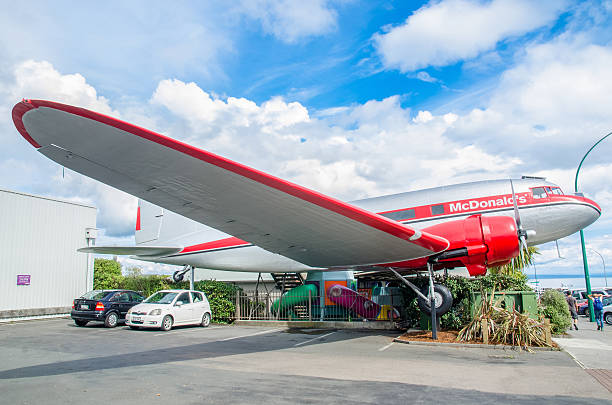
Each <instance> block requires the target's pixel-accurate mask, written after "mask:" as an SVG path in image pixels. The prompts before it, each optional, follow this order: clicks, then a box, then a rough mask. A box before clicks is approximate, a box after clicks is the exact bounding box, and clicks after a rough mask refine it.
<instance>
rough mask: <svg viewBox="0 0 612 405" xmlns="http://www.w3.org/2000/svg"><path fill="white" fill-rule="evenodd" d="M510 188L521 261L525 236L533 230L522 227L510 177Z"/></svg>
mask: <svg viewBox="0 0 612 405" xmlns="http://www.w3.org/2000/svg"><path fill="white" fill-rule="evenodd" d="M510 188H511V189H512V204H513V205H514V220H515V221H516V227H517V228H518V231H517V236H518V240H519V256H520V259H521V262H523V261H524V258H523V254H524V252H525V251H527V238H528V237H529V236H530V235H531V236H533V234H535V231H526V230H525V229H523V225H522V224H521V215H520V214H519V209H518V203H517V201H516V194H515V193H514V184H513V183H512V179H510Z"/></svg>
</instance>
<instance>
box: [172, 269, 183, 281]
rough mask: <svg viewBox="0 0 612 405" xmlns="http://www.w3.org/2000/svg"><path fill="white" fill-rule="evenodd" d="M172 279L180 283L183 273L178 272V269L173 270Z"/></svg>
mask: <svg viewBox="0 0 612 405" xmlns="http://www.w3.org/2000/svg"><path fill="white" fill-rule="evenodd" d="M172 280H174V282H175V283H180V282H181V281H183V274H182V273H181V272H180V270H177V271H175V272H174V274H173V275H172Z"/></svg>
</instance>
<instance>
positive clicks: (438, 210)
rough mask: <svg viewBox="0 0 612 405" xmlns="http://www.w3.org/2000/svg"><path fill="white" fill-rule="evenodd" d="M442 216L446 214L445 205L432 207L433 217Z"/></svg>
mask: <svg viewBox="0 0 612 405" xmlns="http://www.w3.org/2000/svg"><path fill="white" fill-rule="evenodd" d="M440 214H444V204H440V205H432V206H431V215H440Z"/></svg>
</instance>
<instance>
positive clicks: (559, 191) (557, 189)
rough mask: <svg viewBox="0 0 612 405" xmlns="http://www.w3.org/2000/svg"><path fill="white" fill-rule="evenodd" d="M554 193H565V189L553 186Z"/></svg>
mask: <svg viewBox="0 0 612 405" xmlns="http://www.w3.org/2000/svg"><path fill="white" fill-rule="evenodd" d="M552 193H553V194H557V195H563V191H561V188H560V187H552Z"/></svg>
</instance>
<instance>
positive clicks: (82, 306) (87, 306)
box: [81, 305, 89, 309]
mask: <svg viewBox="0 0 612 405" xmlns="http://www.w3.org/2000/svg"><path fill="white" fill-rule="evenodd" d="M81 309H89V305H81Z"/></svg>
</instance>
